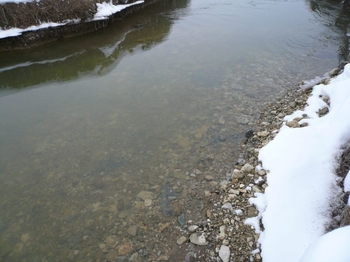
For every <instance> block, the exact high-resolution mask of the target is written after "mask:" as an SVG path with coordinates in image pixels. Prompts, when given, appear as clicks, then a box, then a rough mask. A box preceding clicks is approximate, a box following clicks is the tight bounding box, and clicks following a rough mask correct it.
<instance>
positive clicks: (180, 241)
mask: <svg viewBox="0 0 350 262" xmlns="http://www.w3.org/2000/svg"><path fill="white" fill-rule="evenodd" d="M186 241H187V237H185V236H181V237H179V238H178V239H177V240H176V244H178V245H182V244H183V243H185V242H186Z"/></svg>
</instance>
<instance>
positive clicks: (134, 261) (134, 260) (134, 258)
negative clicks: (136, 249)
mask: <svg viewBox="0 0 350 262" xmlns="http://www.w3.org/2000/svg"><path fill="white" fill-rule="evenodd" d="M129 262H141V257H140V255H139V253H134V254H132V255H131V257H130V258H129Z"/></svg>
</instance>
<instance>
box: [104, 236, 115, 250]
mask: <svg viewBox="0 0 350 262" xmlns="http://www.w3.org/2000/svg"><path fill="white" fill-rule="evenodd" d="M117 241H118V238H117V236H115V235H110V236H108V237H107V238H106V241H105V242H106V245H107V246H108V247H114V246H115V245H116V244H117Z"/></svg>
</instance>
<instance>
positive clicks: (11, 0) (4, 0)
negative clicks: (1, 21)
mask: <svg viewBox="0 0 350 262" xmlns="http://www.w3.org/2000/svg"><path fill="white" fill-rule="evenodd" d="M34 1H35V0H0V4H6V3H16V4H19V3H28V2H34ZM36 2H39V1H36Z"/></svg>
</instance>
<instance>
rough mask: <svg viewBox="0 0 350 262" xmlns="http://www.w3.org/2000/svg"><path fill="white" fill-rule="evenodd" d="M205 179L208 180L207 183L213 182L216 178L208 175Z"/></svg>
mask: <svg viewBox="0 0 350 262" xmlns="http://www.w3.org/2000/svg"><path fill="white" fill-rule="evenodd" d="M205 179H206V180H207V181H211V180H213V179H214V177H213V176H211V175H206V176H205Z"/></svg>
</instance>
